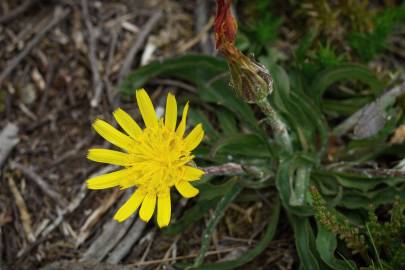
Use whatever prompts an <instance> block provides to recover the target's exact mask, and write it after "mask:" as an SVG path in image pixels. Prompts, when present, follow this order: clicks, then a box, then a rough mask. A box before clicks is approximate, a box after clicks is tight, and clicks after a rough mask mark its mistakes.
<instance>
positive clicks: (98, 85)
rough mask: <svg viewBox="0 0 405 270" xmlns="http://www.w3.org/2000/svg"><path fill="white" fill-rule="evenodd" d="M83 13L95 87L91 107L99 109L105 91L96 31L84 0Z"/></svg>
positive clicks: (82, 2)
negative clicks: (97, 54)
mask: <svg viewBox="0 0 405 270" xmlns="http://www.w3.org/2000/svg"><path fill="white" fill-rule="evenodd" d="M81 4H82V12H83V20H84V22H85V24H86V28H87V32H88V42H89V53H88V58H89V61H90V66H91V72H92V80H93V87H94V96H93V98H92V99H91V101H90V105H91V106H92V107H97V106H98V104H99V103H100V99H101V94H102V91H103V81H102V80H101V76H100V73H99V68H98V60H97V56H96V50H97V43H96V36H95V33H96V31H95V29H94V27H93V24H92V23H91V21H90V14H89V8H88V3H87V0H82V1H81Z"/></svg>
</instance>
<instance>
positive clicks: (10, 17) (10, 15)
mask: <svg viewBox="0 0 405 270" xmlns="http://www.w3.org/2000/svg"><path fill="white" fill-rule="evenodd" d="M37 1H38V0H25V1H24V2H23V3H22V4H21V5H19V6H18V7H16V8H15V9H13V10H12V11H9V12H7V13H6V14H4V15H3V16H1V17H0V23H7V22H9V21H11V20H13V19H15V18H16V17H18V16H19V15H20V14H23V13H24V12H25V11H27V10H28V9H29V8H30V7H31V6H32V5H33V4H35V2H37Z"/></svg>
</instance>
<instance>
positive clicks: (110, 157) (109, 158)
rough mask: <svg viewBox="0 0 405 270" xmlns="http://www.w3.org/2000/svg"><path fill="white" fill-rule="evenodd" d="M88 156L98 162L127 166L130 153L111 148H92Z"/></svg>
mask: <svg viewBox="0 0 405 270" xmlns="http://www.w3.org/2000/svg"><path fill="white" fill-rule="evenodd" d="M87 158H88V159H90V160H93V161H96V162H102V163H108V164H114V165H119V166H126V165H127V164H128V158H129V156H128V154H126V153H122V152H119V151H114V150H109V149H96V148H94V149H90V150H89V152H88V154H87Z"/></svg>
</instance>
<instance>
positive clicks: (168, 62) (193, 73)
mask: <svg viewBox="0 0 405 270" xmlns="http://www.w3.org/2000/svg"><path fill="white" fill-rule="evenodd" d="M157 76H165V77H173V78H177V79H181V80H185V81H188V82H190V83H192V84H194V85H195V86H196V87H197V90H198V91H197V94H198V96H199V98H200V99H201V100H203V101H204V102H209V103H213V104H216V105H219V106H224V107H226V108H227V109H229V110H230V111H232V112H233V113H234V114H235V115H236V116H238V118H239V119H240V120H242V121H244V122H246V123H248V124H249V125H250V127H251V128H253V129H255V130H259V128H258V125H257V121H256V119H255V116H254V114H253V111H252V110H251V108H250V106H249V105H248V104H246V103H244V102H242V101H241V100H239V99H238V98H237V97H236V96H235V94H234V93H233V90H232V89H231V88H230V86H229V82H228V81H229V78H228V77H229V75H228V65H227V63H226V62H225V61H224V60H222V59H219V58H217V57H212V56H208V55H191V54H190V55H184V56H180V57H175V58H170V59H165V60H163V61H155V62H153V63H150V64H148V65H146V66H143V67H141V68H139V69H137V70H135V71H133V72H131V73H130V74H129V75H128V77H127V78H126V79H125V80H124V82H123V83H122V85H120V90H121V91H122V92H123V93H125V94H127V95H131V94H133V92H134V90H135V89H138V88H141V87H143V86H144V85H145V84H146V83H147V82H148V81H150V80H151V79H153V78H155V77H157Z"/></svg>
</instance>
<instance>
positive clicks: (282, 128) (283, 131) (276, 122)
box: [256, 98, 292, 153]
mask: <svg viewBox="0 0 405 270" xmlns="http://www.w3.org/2000/svg"><path fill="white" fill-rule="evenodd" d="M256 104H257V106H259V108H260V109H261V110H262V112H263V113H264V115H265V116H266V122H267V124H268V125H269V126H270V127H271V128H272V129H273V132H274V137H275V139H276V142H277V143H278V144H279V145H280V146H281V147H282V148H283V149H285V151H287V152H288V153H292V143H291V138H290V135H289V134H288V130H287V126H286V124H285V123H284V122H283V120H281V117H280V115H279V114H278V113H277V112H276V111H275V110H274V109H273V107H272V106H271V105H270V102H269V101H268V99H267V98H264V99H262V100H260V101H258V102H256Z"/></svg>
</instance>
